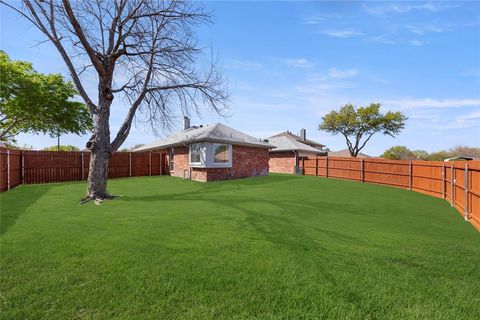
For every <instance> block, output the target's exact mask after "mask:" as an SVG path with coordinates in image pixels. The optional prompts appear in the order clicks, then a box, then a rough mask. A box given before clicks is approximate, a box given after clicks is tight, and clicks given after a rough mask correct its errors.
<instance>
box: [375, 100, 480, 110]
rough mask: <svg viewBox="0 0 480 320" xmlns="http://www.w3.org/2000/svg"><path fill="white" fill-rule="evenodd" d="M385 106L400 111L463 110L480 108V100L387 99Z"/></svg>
mask: <svg viewBox="0 0 480 320" xmlns="http://www.w3.org/2000/svg"><path fill="white" fill-rule="evenodd" d="M382 104H384V105H387V106H394V107H398V108H400V109H415V108H438V109H443V108H461V107H475V106H478V107H480V99H433V98H420V99H409V98H402V99H386V100H383V103H382Z"/></svg>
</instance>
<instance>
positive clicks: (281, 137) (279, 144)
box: [268, 132, 325, 154]
mask: <svg viewBox="0 0 480 320" xmlns="http://www.w3.org/2000/svg"><path fill="white" fill-rule="evenodd" d="M309 142H312V143H311V144H312V145H315V146H319V147H323V144H320V143H317V142H315V141H312V140H305V141H304V140H302V138H301V137H300V136H297V135H296V134H293V133H290V132H282V133H279V134H276V135H274V136H271V137H269V138H268V143H270V144H272V145H274V146H275V147H276V148H275V149H272V150H270V152H282V151H300V152H306V153H315V154H318V153H325V151H324V150H320V149H318V148H315V147H313V146H311V145H309V144H310V143H309ZM307 143H308V144H307Z"/></svg>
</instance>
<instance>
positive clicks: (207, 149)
mask: <svg viewBox="0 0 480 320" xmlns="http://www.w3.org/2000/svg"><path fill="white" fill-rule="evenodd" d="M196 144H200V145H201V151H200V162H192V145H196ZM215 145H225V146H228V159H229V161H228V162H225V163H217V162H215V161H214V160H215V154H214V152H215ZM232 149H233V148H232V145H231V144H229V143H216V142H195V143H192V144H190V145H189V146H188V164H189V167H191V168H205V169H207V168H231V167H232V163H233V162H232V157H233V155H232Z"/></svg>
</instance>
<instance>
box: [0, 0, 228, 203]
mask: <svg viewBox="0 0 480 320" xmlns="http://www.w3.org/2000/svg"><path fill="white" fill-rule="evenodd" d="M1 2H2V3H3V4H4V5H6V6H8V7H10V8H12V9H13V10H15V11H17V12H18V13H19V14H21V15H22V16H23V17H24V18H26V19H28V21H30V22H31V23H32V24H33V25H34V26H36V27H37V28H38V29H39V30H40V31H41V32H42V33H43V34H44V35H45V36H46V37H47V38H48V41H50V42H51V43H52V44H53V45H54V46H55V48H56V49H57V50H58V52H59V53H60V56H61V57H62V59H63V61H64V62H65V64H66V66H67V68H68V71H69V73H70V75H71V77H72V80H73V82H74V83H75V85H76V87H77V89H78V91H79V93H80V95H81V97H82V99H83V100H84V101H85V104H86V105H87V106H88V109H89V111H90V114H91V116H92V119H93V122H94V131H93V135H92V137H91V138H90V140H89V141H88V143H87V148H88V149H90V150H91V152H92V156H91V161H90V173H89V177H88V188H87V195H86V199H95V200H101V199H105V198H108V197H110V196H109V194H108V193H107V173H108V161H109V158H110V157H111V155H112V154H113V152H114V151H115V150H117V149H118V148H119V147H120V146H121V145H122V143H123V142H124V141H125V139H126V138H127V136H128V134H129V132H130V128H131V126H132V121H133V119H134V118H135V115H136V113H137V112H138V111H140V113H142V114H143V115H144V116H145V118H146V120H147V121H148V122H149V123H150V124H151V125H152V127H153V128H156V127H158V126H161V127H164V126H169V125H170V124H171V123H172V120H173V119H174V117H175V115H177V114H179V113H182V114H190V113H192V112H197V113H198V112H199V108H200V107H201V106H207V107H210V108H211V109H213V110H214V111H215V112H217V113H221V111H222V110H224V109H225V108H226V103H227V101H228V94H227V92H226V90H225V88H224V82H223V79H222V76H221V73H220V72H219V71H218V69H217V68H216V65H215V63H214V62H213V60H211V61H210V62H209V64H208V66H207V67H206V68H204V69H205V71H204V72H200V71H198V70H197V68H196V64H198V62H199V60H200V59H201V53H202V50H201V48H200V47H199V45H198V43H197V41H196V38H195V34H194V29H195V28H196V27H197V26H198V25H199V24H202V23H208V22H210V20H211V16H210V14H209V13H207V12H206V11H205V10H204V9H203V8H202V7H200V6H199V5H198V4H197V3H190V2H188V1H183V0H180V1H174V0H172V1H167V0H165V1H164V0H112V1H108V0H107V1H102V0H85V1H74V2H70V1H69V0H62V1H53V0H48V1H47V0H23V1H22V6H21V7H17V6H15V5H13V4H12V3H9V2H6V1H1ZM86 70H91V74H94V75H95V78H96V80H97V82H98V96H97V98H96V99H95V100H94V99H93V98H92V97H90V95H89V93H88V92H87V90H86V83H87V80H86V79H85V77H84V75H82V74H83V73H84V71H86ZM90 81H91V80H90ZM115 97H121V98H123V99H125V101H126V104H128V106H129V110H128V112H127V115H126V117H125V119H124V121H123V123H122V125H121V127H120V129H119V130H118V132H117V133H116V135H115V136H114V138H113V139H111V137H110V109H111V105H112V101H113V99H114V98H115Z"/></svg>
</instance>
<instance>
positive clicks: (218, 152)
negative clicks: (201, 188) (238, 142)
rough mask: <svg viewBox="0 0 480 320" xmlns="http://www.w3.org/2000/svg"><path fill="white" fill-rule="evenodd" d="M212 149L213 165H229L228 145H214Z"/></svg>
mask: <svg viewBox="0 0 480 320" xmlns="http://www.w3.org/2000/svg"><path fill="white" fill-rule="evenodd" d="M212 147H213V148H212V149H213V163H214V164H224V165H228V164H229V163H230V145H228V144H219V143H214V144H213V145H212Z"/></svg>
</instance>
